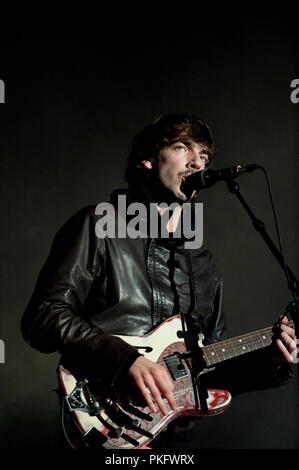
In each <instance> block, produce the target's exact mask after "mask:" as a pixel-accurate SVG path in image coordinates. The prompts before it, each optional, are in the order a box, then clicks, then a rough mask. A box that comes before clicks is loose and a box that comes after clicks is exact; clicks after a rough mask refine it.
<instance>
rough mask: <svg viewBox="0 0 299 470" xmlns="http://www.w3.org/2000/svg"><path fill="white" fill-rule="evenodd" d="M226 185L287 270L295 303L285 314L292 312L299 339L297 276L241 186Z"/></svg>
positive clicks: (232, 182)
mask: <svg viewBox="0 0 299 470" xmlns="http://www.w3.org/2000/svg"><path fill="white" fill-rule="evenodd" d="M226 183H227V186H228V189H229V191H230V192H231V193H233V194H235V195H236V196H237V198H238V199H239V201H240V203H241V204H242V206H243V207H244V208H245V210H246V212H247V214H248V215H249V217H250V218H251V220H252V223H253V226H254V228H255V229H256V231H257V232H258V233H259V234H260V235H261V237H262V238H263V240H264V241H265V243H266V244H267V246H268V247H269V249H270V251H271V252H272V254H273V255H274V257H275V259H276V260H277V261H278V263H279V264H280V266H281V267H282V268H283V270H284V271H285V270H287V273H286V275H287V278H288V288H289V290H290V291H291V293H292V296H293V298H294V301H291V302H290V303H289V305H288V306H287V307H286V310H285V312H286V313H287V312H290V314H291V316H292V319H293V321H294V326H295V333H296V337H297V338H299V330H298V328H299V318H298V314H299V308H298V299H297V297H296V296H299V282H298V280H297V279H296V276H295V274H294V273H293V272H292V271H291V269H290V268H289V266H288V265H287V264H286V265H285V264H284V260H283V257H282V255H281V253H280V252H279V250H278V249H277V247H276V246H275V244H274V243H273V241H272V239H271V238H270V236H269V234H268V233H267V231H266V228H265V224H264V223H263V222H262V221H261V220H259V219H257V218H256V217H255V215H254V213H253V212H252V210H251V209H250V207H249V206H248V204H247V202H246V201H245V199H244V198H243V196H242V195H241V194H240V186H239V184H238V183H236V181H235V180H233V179H227V180H226Z"/></svg>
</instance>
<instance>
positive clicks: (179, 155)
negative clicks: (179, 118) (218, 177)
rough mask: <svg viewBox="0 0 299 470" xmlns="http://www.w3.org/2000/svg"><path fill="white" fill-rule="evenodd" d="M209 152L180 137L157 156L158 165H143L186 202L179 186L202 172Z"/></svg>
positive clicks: (153, 162)
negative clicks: (187, 178)
mask: <svg viewBox="0 0 299 470" xmlns="http://www.w3.org/2000/svg"><path fill="white" fill-rule="evenodd" d="M209 154H210V153H209V150H208V149H207V147H206V146H205V145H204V144H199V143H198V142H196V141H194V140H193V139H191V138H190V137H188V136H180V137H178V138H177V139H176V141H175V142H173V143H172V144H171V145H169V146H167V147H163V148H162V149H161V150H160V152H159V154H158V163H155V161H152V160H146V161H144V162H143V165H144V166H145V167H146V168H148V169H150V170H151V169H153V170H154V171H155V173H156V175H157V177H158V179H159V180H160V182H161V183H162V185H163V186H164V187H165V188H166V189H168V190H169V191H171V192H172V193H173V194H174V196H175V197H176V198H177V199H178V200H180V201H187V196H186V194H185V193H183V192H182V191H181V184H182V183H183V182H184V181H185V179H186V177H187V176H189V175H191V174H192V173H195V172H196V171H201V170H203V169H204V168H205V167H206V165H207V163H208V160H209Z"/></svg>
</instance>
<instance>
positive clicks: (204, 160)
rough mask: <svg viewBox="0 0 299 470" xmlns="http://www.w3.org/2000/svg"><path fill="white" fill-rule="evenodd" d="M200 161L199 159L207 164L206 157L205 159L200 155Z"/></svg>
mask: <svg viewBox="0 0 299 470" xmlns="http://www.w3.org/2000/svg"><path fill="white" fill-rule="evenodd" d="M200 159H201V160H202V161H203V162H204V163H205V164H207V163H208V157H206V156H205V155H200Z"/></svg>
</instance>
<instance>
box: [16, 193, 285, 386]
mask: <svg viewBox="0 0 299 470" xmlns="http://www.w3.org/2000/svg"><path fill="white" fill-rule="evenodd" d="M117 194H118V193H114V195H113V196H112V199H111V202H112V203H113V204H114V205H115V206H116V196H117ZM125 194H126V195H127V201H128V203H130V202H132V201H133V200H136V193H135V194H134V195H133V196H132V192H131V191H125ZM138 198H139V200H140V199H141V200H143V201H145V199H144V197H143V196H140V194H138ZM145 202H146V204H147V203H148V200H147V201H145ZM116 215H117V214H116ZM99 217H100V216H97V215H95V206H92V207H88V208H85V209H82V210H80V211H79V212H78V213H77V214H75V215H74V216H73V217H72V218H71V219H70V220H69V221H68V222H67V223H66V224H65V225H64V226H63V227H62V228H61V229H60V230H59V232H58V234H57V235H56V237H55V240H54V243H53V246H52V249H51V251H50V254H49V257H48V259H47V261H46V263H45V265H44V267H43V268H42V271H41V273H40V275H39V278H38V281H37V285H36V288H35V291H34V293H33V296H32V298H31V300H30V302H29V304H28V307H27V309H26V311H25V314H24V316H23V319H22V333H23V336H24V338H25V340H26V341H28V343H29V344H30V345H32V346H33V347H34V348H36V349H38V350H39V351H42V352H45V353H48V352H54V351H59V352H60V353H61V354H62V356H63V362H64V364H66V365H69V364H75V373H76V374H77V375H79V376H80V375H81V374H83V375H87V374H89V375H99V374H100V375H102V376H104V377H105V378H106V379H108V380H109V381H110V382H113V381H114V380H115V378H116V377H119V373H120V372H123V371H126V370H127V369H128V367H129V366H130V365H131V364H132V363H133V361H134V360H135V359H136V358H137V357H138V355H139V353H138V351H137V349H135V348H134V347H132V346H130V345H128V344H127V343H125V342H124V341H122V340H121V339H119V338H115V337H114V336H111V335H113V334H122V335H143V334H145V333H146V332H148V331H149V330H150V329H151V328H153V326H155V325H157V324H159V323H160V322H162V321H163V320H165V319H167V318H169V317H171V316H173V315H175V314H177V313H179V312H183V313H187V312H188V311H190V308H192V315H193V318H194V319H195V320H196V322H197V323H196V324H197V326H198V327H200V329H201V330H202V331H203V333H204V336H205V341H204V343H205V344H208V343H211V342H216V341H219V340H222V339H225V338H226V336H227V330H226V323H225V318H224V314H223V310H222V287H223V282H222V279H221V276H220V274H219V271H218V269H217V266H216V265H215V262H214V260H213V257H212V255H211V253H210V252H209V250H208V249H207V248H205V247H204V246H202V247H201V248H199V249H194V250H193V249H189V250H186V249H185V248H184V240H182V239H180V240H178V241H177V240H175V241H174V240H162V239H151V238H149V237H147V238H137V239H131V238H129V237H127V238H108V237H106V238H105V239H100V238H98V237H97V235H96V232H95V227H96V223H97V221H98V220H99ZM190 286H193V292H192V291H191V287H190ZM268 356H269V355H267V354H264V355H263V356H261V357H259V359H258V364H259V366H257V361H252V360H250V361H248V364H247V365H246V368H247V370H248V371H250V370H251V369H252V372H249V373H250V381H248V382H250V384H249V383H247V382H246V380H247V379H246V378H245V376H247V374H244V378H242V379H241V380H242V387H241V388H242V390H245V389H250V388H255V389H256V388H264V387H265V386H266V387H268V386H271V385H273V377H274V376H273V373H272V367H270V360H269V357H268ZM265 364H267V367H266V365H265ZM238 368H239V369H240V370H241V369H243V370H244V361H243V365H241V367H240V366H239V365H238ZM259 368H260V373H259V372H258V370H259ZM230 370H231V368H229V369H227V367H226V369H225V379H223V377H224V376H223V374H221V371H220V372H218V374H216V377H217V380H219V378H221V380H222V383H221V385H223V386H224V385H225V386H227V387H229V388H230V389H231V391H234V390H235V391H236V393H237V392H239V391H240V390H239V388H240V387H239V386H237V387H236V386H235V384H236V380H235V379H234V377H235V373H234V374H233V373H230ZM266 370H267V371H268V372H267V373H265V371H266ZM243 373H244V371H243ZM252 374H253V375H252ZM207 375H209V376H210V377H211V381H213V380H215V375H214V378H213V373H212V374H207ZM253 376H254V377H255V379H254V381H253V380H252V377H253ZM270 377H271V379H270ZM247 378H248V377H247ZM221 380H220V381H221ZM283 381H284V380H283ZM253 382H254V386H253ZM256 382H259V384H258V385H257V386H256ZM274 382H277V381H276V380H274ZM238 383H239V382H238Z"/></svg>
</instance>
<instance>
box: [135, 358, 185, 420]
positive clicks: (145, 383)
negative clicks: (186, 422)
mask: <svg viewBox="0 0 299 470" xmlns="http://www.w3.org/2000/svg"><path fill="white" fill-rule="evenodd" d="M129 375H130V377H131V378H132V379H133V380H134V382H135V384H136V385H137V387H138V389H139V391H140V392H141V394H142V396H143V397H144V399H145V401H146V403H147V405H148V407H149V409H150V410H151V411H152V412H153V413H154V412H156V411H157V407H158V408H159V409H160V411H161V412H162V413H163V414H164V415H167V414H168V413H169V411H168V409H167V406H166V404H165V403H164V401H163V398H162V397H165V398H166V399H167V401H168V403H169V405H170V407H171V409H173V410H175V409H176V401H175V398H174V394H173V391H174V385H173V382H172V380H171V378H170V376H169V374H168V372H167V370H166V369H165V368H164V367H163V366H161V365H159V364H156V363H154V362H152V361H149V360H148V359H146V358H144V357H139V358H138V359H136V361H135V362H134V363H133V364H132V366H131V367H130V369H129ZM155 403H156V405H157V407H156V406H155Z"/></svg>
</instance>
